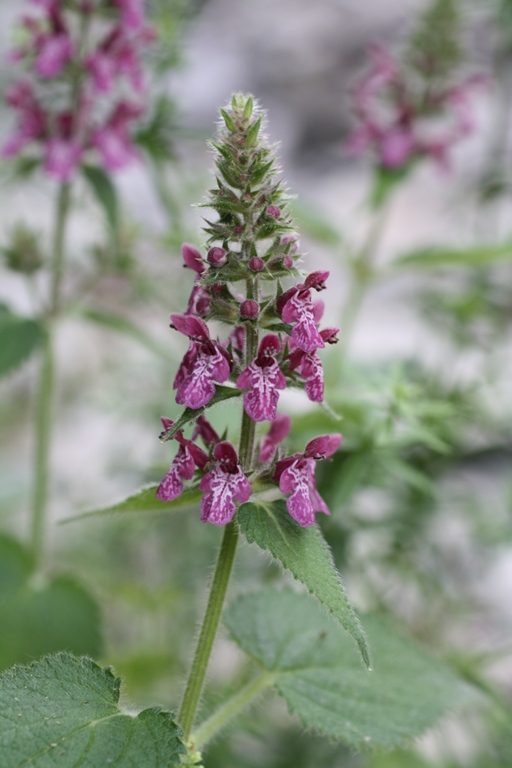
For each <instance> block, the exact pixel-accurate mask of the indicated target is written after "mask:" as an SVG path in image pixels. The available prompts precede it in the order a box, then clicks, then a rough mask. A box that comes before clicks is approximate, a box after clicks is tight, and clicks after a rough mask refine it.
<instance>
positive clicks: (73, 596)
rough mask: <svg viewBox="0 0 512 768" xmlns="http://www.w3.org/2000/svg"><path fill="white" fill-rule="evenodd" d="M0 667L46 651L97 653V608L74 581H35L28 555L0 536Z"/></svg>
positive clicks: (24, 660)
mask: <svg viewBox="0 0 512 768" xmlns="http://www.w3.org/2000/svg"><path fill="white" fill-rule="evenodd" d="M0 627H1V632H0V669H6V668H7V667H10V666H12V665H13V664H15V663H18V662H20V663H26V662H28V661H31V660H32V659H36V658H39V656H42V655H43V654H45V653H51V652H54V651H60V650H68V651H72V652H74V653H90V654H98V653H100V652H101V634H100V614H99V609H98V606H97V605H96V602H95V601H94V600H93V598H92V597H91V596H90V595H89V594H88V593H87V592H86V591H85V590H84V588H83V587H82V586H81V585H80V584H78V583H77V582H75V581H73V580H72V579H68V578H64V577H57V578H54V579H52V580H51V581H46V582H42V583H37V582H35V581H34V580H33V578H32V557H31V555H30V553H29V552H28V551H26V550H25V549H24V548H23V547H22V546H21V544H19V543H18V542H16V541H14V540H12V539H9V538H7V537H5V536H2V537H0Z"/></svg>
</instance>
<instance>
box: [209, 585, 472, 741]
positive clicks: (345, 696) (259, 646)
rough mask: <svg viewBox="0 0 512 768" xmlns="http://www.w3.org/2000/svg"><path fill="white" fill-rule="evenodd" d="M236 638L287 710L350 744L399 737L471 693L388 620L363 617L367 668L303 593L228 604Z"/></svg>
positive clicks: (228, 619) (465, 700)
mask: <svg viewBox="0 0 512 768" xmlns="http://www.w3.org/2000/svg"><path fill="white" fill-rule="evenodd" d="M224 622H225V624H226V625H227V627H228V629H229V630H230V632H231V634H232V636H233V638H234V639H235V641H236V642H237V644H238V645H239V646H240V647H241V648H242V650H244V651H245V652H246V653H248V654H249V655H250V656H252V657H253V658H254V659H256V660H257V661H258V663H259V664H261V666H262V667H264V669H265V670H267V671H269V672H271V673H272V674H273V675H274V677H275V685H276V687H277V689H278V691H279V692H280V693H281V695H282V696H283V697H284V698H285V699H286V701H287V703H288V708H289V710H290V712H291V713H294V714H297V715H298V717H299V718H300V719H301V721H302V722H303V724H304V725H305V726H306V727H308V728H311V727H313V728H316V729H317V730H318V731H320V732H321V733H323V734H325V735H327V736H329V737H330V738H333V739H340V740H342V741H345V742H348V744H350V745H351V746H352V747H359V748H360V747H372V746H383V747H392V746H397V745H400V744H403V743H404V742H405V741H406V740H407V739H410V738H413V737H415V736H418V735H420V734H421V733H422V732H423V731H424V730H425V729H427V728H429V727H430V726H432V725H434V723H435V722H436V721H437V720H438V719H439V718H440V717H441V716H442V715H443V713H444V712H446V711H447V710H448V709H451V708H453V707H456V706H461V705H463V704H465V703H473V702H474V701H475V700H476V698H477V696H476V694H475V693H474V692H473V690H472V689H471V688H469V686H467V685H465V684H464V683H462V682H461V681H460V679H459V678H458V677H457V676H456V675H455V674H454V673H453V672H452V670H451V669H450V668H449V667H448V666H447V665H445V664H444V663H443V662H441V661H439V660H434V659H432V658H429V657H428V656H427V655H425V654H424V653H423V652H422V651H421V650H420V649H418V648H417V647H416V646H415V645H414V644H413V643H411V642H410V641H408V640H406V639H404V638H402V637H401V636H400V635H399V634H398V633H397V632H396V631H395V630H394V629H393V628H392V627H391V626H390V625H389V624H388V623H386V622H385V621H383V620H381V619H377V618H375V617H371V616H366V617H365V622H364V623H365V628H366V629H367V631H368V637H369V640H370V643H371V646H372V651H373V659H374V670H373V671H372V672H368V671H366V670H363V669H361V667H360V665H359V664H358V663H357V657H356V656H355V654H354V648H353V645H352V643H351V642H350V641H349V640H348V638H347V636H346V635H345V634H344V633H343V632H342V631H341V630H340V628H339V627H338V626H337V625H336V624H335V623H334V622H333V621H332V619H330V618H329V617H328V616H327V615H326V614H325V613H324V612H323V611H322V610H321V609H320V608H319V606H318V605H316V604H315V603H314V601H312V600H310V599H309V598H308V597H307V596H306V595H298V594H295V593H293V592H291V591H289V590H286V591H283V592H277V591H275V590H270V589H269V590H265V591H263V592H259V593H257V594H253V595H245V596H243V597H241V598H239V599H238V600H236V601H235V602H234V603H233V604H232V605H230V607H229V608H228V610H227V612H226V615H225V618H224Z"/></svg>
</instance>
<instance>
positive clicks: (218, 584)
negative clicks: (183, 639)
mask: <svg viewBox="0 0 512 768" xmlns="http://www.w3.org/2000/svg"><path fill="white" fill-rule="evenodd" d="M237 542H238V529H237V527H236V525H235V523H234V522H231V523H228V524H227V525H226V527H225V528H224V536H223V538H222V544H221V545H220V550H219V556H218V558H217V565H216V566H215V573H214V576H213V582H212V588H211V591H210V597H209V598H208V605H207V606H206V613H205V616H204V620H203V626H202V627H201V632H200V634H199V639H198V641H197V646H196V652H195V655H194V660H193V662H192V667H191V669H190V674H189V677H188V681H187V687H186V688H185V693H184V695H183V701H182V703H181V709H180V714H179V717H178V721H179V723H180V726H181V728H182V729H183V733H184V735H185V741H186V740H187V739H188V738H189V736H190V731H191V730H192V726H193V724H194V717H195V714H196V710H197V706H198V704H199V699H200V696H201V691H202V689H203V683H204V678H205V675H206V669H207V666H208V662H209V660H210V654H211V651H212V647H213V642H214V640H215V636H216V634H217V629H218V626H219V620H220V615H221V613H222V606H223V603H224V597H225V595H226V590H227V587H228V582H229V577H230V575H231V569H232V567H233V561H234V559H235V552H236V545H237Z"/></svg>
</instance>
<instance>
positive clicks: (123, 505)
mask: <svg viewBox="0 0 512 768" xmlns="http://www.w3.org/2000/svg"><path fill="white" fill-rule="evenodd" d="M157 488H158V485H149V486H147V487H146V488H142V489H141V490H140V491H137V493H134V494H133V495H132V496H129V497H128V498H127V499H124V500H123V501H120V502H118V503H117V504H113V505H112V506H110V507H102V508H100V509H92V510H90V511H88V512H84V513H83V514H81V515H75V516H74V517H67V518H66V519H65V520H62V523H73V522H74V521H75V520H84V519H85V518H88V517H101V516H102V515H113V514H121V513H125V512H177V511H178V510H181V509H187V508H188V507H192V506H194V505H196V504H197V503H198V501H199V499H200V498H201V496H202V495H203V494H202V492H201V491H200V490H199V488H188V489H187V490H185V491H183V493H182V494H181V496H179V498H177V499H174V501H160V500H159V499H157V498H156V491H157Z"/></svg>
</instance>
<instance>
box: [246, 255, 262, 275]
mask: <svg viewBox="0 0 512 768" xmlns="http://www.w3.org/2000/svg"><path fill="white" fill-rule="evenodd" d="M264 268H265V262H264V261H263V259H260V257H259V256H253V257H252V259H249V269H250V270H252V271H253V272H261V270H262V269H264Z"/></svg>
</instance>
